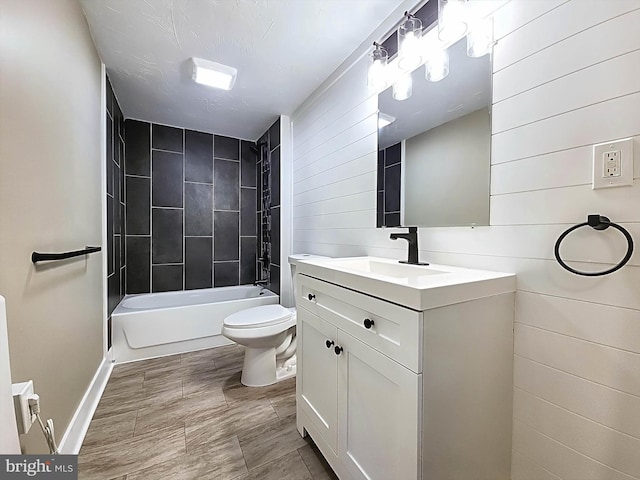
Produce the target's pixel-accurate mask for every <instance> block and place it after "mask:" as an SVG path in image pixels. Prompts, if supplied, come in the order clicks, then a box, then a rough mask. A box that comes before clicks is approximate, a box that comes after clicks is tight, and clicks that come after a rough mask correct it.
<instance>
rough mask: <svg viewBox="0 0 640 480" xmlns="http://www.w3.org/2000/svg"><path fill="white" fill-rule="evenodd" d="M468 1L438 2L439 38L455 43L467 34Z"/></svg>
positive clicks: (450, 0)
mask: <svg viewBox="0 0 640 480" xmlns="http://www.w3.org/2000/svg"><path fill="white" fill-rule="evenodd" d="M467 29H468V25H467V0H438V37H439V38H440V40H442V41H443V42H447V43H453V42H455V41H456V40H457V39H459V38H461V37H462V36H463V35H464V34H465V33H467Z"/></svg>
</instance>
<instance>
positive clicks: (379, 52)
mask: <svg viewBox="0 0 640 480" xmlns="http://www.w3.org/2000/svg"><path fill="white" fill-rule="evenodd" d="M373 45H374V47H375V48H374V49H373V53H371V64H370V65H369V87H370V88H372V89H373V90H384V89H385V88H387V86H388V85H389V82H388V79H387V69H386V67H387V62H388V61H389V54H388V53H387V49H386V48H384V47H383V46H382V45H380V44H379V43H376V42H373Z"/></svg>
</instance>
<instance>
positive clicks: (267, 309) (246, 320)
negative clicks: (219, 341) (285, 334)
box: [224, 305, 293, 329]
mask: <svg viewBox="0 0 640 480" xmlns="http://www.w3.org/2000/svg"><path fill="white" fill-rule="evenodd" d="M292 316H293V313H292V312H291V311H290V310H289V309H287V308H284V307H283V306H282V305H262V306H259V307H252V308H247V309H246V310H241V311H239V312H236V313H233V314H231V315H229V316H228V317H227V318H225V319H224V326H225V327H229V328H234V329H235V328H237V329H248V328H261V327H271V326H274V325H279V324H281V323H286V322H288V321H289V320H291V317H292Z"/></svg>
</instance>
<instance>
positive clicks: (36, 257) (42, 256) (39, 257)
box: [31, 247, 102, 263]
mask: <svg viewBox="0 0 640 480" xmlns="http://www.w3.org/2000/svg"><path fill="white" fill-rule="evenodd" d="M100 250H102V247H87V248H85V249H84V250H74V251H72V252H63V253H39V252H32V253H31V261H32V262H33V263H38V262H47V261H50V260H65V259H67V258H73V257H79V256H80V255H88V254H90V253H95V252H99V251H100Z"/></svg>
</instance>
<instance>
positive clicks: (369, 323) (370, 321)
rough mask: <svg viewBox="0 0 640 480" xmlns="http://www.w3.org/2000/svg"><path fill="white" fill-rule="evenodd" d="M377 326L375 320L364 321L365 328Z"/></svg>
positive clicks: (366, 319)
mask: <svg viewBox="0 0 640 480" xmlns="http://www.w3.org/2000/svg"><path fill="white" fill-rule="evenodd" d="M375 324H376V322H374V321H373V320H371V319H370V318H365V319H364V328H371V327H373V326H374V325H375Z"/></svg>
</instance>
